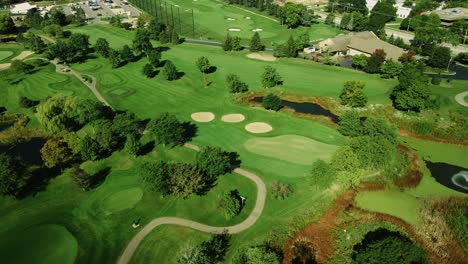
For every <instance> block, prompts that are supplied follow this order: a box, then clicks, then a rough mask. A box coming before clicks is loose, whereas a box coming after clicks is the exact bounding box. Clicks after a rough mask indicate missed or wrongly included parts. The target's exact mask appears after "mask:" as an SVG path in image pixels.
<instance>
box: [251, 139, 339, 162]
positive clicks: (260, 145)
mask: <svg viewBox="0 0 468 264" xmlns="http://www.w3.org/2000/svg"><path fill="white" fill-rule="evenodd" d="M244 146H245V148H246V149H247V150H249V151H250V152H253V153H255V154H258V155H262V156H267V157H272V158H277V159H281V160H286V161H289V162H292V163H297V164H304V165H306V164H312V163H313V162H314V161H315V160H316V159H323V160H328V159H330V157H331V155H332V154H333V153H334V152H335V151H336V150H337V149H338V146H335V145H330V144H325V143H322V142H319V141H315V140H313V139H310V138H307V137H303V136H297V135H283V136H278V137H271V138H252V139H249V140H247V141H246V142H245V143H244Z"/></svg>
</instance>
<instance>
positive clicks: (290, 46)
mask: <svg viewBox="0 0 468 264" xmlns="http://www.w3.org/2000/svg"><path fill="white" fill-rule="evenodd" d="M284 54H285V56H286V57H290V58H295V57H296V56H297V44H296V41H295V40H294V38H293V36H289V39H288V41H287V42H286V46H285V51H284Z"/></svg>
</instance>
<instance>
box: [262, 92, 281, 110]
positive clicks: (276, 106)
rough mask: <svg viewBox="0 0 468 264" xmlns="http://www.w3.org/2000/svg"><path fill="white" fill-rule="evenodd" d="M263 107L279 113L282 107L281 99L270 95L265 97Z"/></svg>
mask: <svg viewBox="0 0 468 264" xmlns="http://www.w3.org/2000/svg"><path fill="white" fill-rule="evenodd" d="M262 106H263V107H264V108H265V109H271V110H274V111H279V110H280V109H281V107H282V104H281V99H280V98H279V97H278V96H277V95H275V94H272V93H269V94H267V95H266V96H265V97H263V100H262Z"/></svg>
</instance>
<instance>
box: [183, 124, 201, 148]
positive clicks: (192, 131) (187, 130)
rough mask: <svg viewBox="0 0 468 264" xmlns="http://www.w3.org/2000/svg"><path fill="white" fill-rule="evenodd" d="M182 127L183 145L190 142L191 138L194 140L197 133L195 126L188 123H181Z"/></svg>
mask: <svg viewBox="0 0 468 264" xmlns="http://www.w3.org/2000/svg"><path fill="white" fill-rule="evenodd" d="M182 126H183V127H184V134H183V139H184V143H185V142H189V141H192V138H194V137H195V136H196V135H197V132H198V127H197V125H195V124H192V123H190V122H184V123H182Z"/></svg>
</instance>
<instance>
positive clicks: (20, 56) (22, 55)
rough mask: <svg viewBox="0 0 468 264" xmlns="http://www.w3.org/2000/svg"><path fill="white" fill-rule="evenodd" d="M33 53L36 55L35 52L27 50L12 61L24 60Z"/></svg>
mask: <svg viewBox="0 0 468 264" xmlns="http://www.w3.org/2000/svg"><path fill="white" fill-rule="evenodd" d="M33 53H34V52H33V51H30V50H26V51H23V52H21V53H20V54H19V55H18V56H16V57H14V58H13V59H11V60H22V59H24V58H26V57H28V56H29V55H31V54H33Z"/></svg>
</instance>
